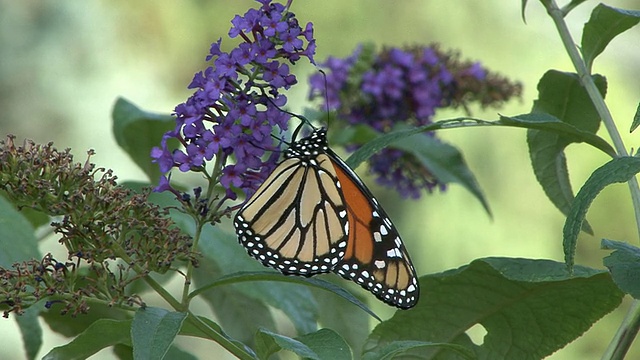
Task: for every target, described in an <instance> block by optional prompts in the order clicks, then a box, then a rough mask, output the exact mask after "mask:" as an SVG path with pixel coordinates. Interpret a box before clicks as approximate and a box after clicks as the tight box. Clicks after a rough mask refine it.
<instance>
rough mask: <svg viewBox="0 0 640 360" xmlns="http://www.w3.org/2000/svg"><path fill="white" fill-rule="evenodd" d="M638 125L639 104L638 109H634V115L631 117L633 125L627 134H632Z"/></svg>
mask: <svg viewBox="0 0 640 360" xmlns="http://www.w3.org/2000/svg"><path fill="white" fill-rule="evenodd" d="M638 125H640V103H638V108H637V109H636V114H635V115H634V116H633V123H632V124H631V129H630V130H629V132H633V130H635V129H636V128H637V127H638Z"/></svg>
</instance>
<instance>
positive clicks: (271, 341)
mask: <svg viewBox="0 0 640 360" xmlns="http://www.w3.org/2000/svg"><path fill="white" fill-rule="evenodd" d="M255 337H256V339H255V343H256V352H257V353H258V358H259V359H268V358H269V356H270V355H272V354H275V353H276V352H278V351H280V350H282V349H284V350H289V351H291V352H293V353H294V354H296V355H298V356H300V357H301V358H306V359H314V360H321V358H320V357H319V356H318V354H316V353H315V352H314V351H313V350H311V348H309V347H308V346H307V345H305V344H303V343H302V342H300V341H298V340H296V339H292V338H290V337H287V336H284V335H280V334H276V333H273V332H271V331H268V330H265V329H261V330H259V331H258V333H256V336H255Z"/></svg>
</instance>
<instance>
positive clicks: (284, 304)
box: [196, 226, 318, 334]
mask: <svg viewBox="0 0 640 360" xmlns="http://www.w3.org/2000/svg"><path fill="white" fill-rule="evenodd" d="M199 245H200V251H201V252H202V254H203V255H204V256H205V257H208V258H210V259H211V260H212V261H214V262H215V263H216V264H217V265H218V267H219V269H221V271H222V273H223V274H225V275H228V274H233V273H237V272H246V271H259V272H264V271H265V269H266V268H265V267H264V266H262V264H260V263H259V262H258V261H256V260H254V259H253V258H251V257H250V256H249V255H247V251H246V250H245V248H244V247H242V245H240V244H239V243H238V240H237V238H236V236H235V234H230V233H227V232H224V231H222V230H220V229H219V227H213V226H206V227H205V228H204V229H203V231H202V239H201V241H200V242H199ZM196 271H197V270H196ZM272 273H273V274H274V275H279V273H277V272H276V271H275V270H273V272H272ZM279 276H280V277H281V278H282V277H284V275H279ZM287 278H289V277H287ZM291 278H294V277H291ZM210 282H211V281H210ZM234 287H235V289H236V290H238V291H240V292H241V293H243V294H244V295H246V296H249V297H251V298H253V299H257V300H260V301H263V302H265V303H266V304H268V305H271V306H273V307H275V308H276V309H280V310H282V311H283V312H284V313H285V314H286V315H287V316H288V317H289V319H290V320H291V322H293V325H294V326H295V327H296V330H297V331H298V333H301V334H305V333H308V332H312V331H315V330H316V328H317V319H318V309H317V304H316V302H315V299H314V298H313V295H312V294H311V291H310V290H309V289H307V288H306V287H304V286H299V285H296V284H290V283H289V284H288V283H284V282H275V283H274V282H265V281H256V282H251V283H249V284H236V285H234Z"/></svg>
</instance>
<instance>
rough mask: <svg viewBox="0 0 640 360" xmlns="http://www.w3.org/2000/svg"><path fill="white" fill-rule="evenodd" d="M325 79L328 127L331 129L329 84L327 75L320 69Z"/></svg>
mask: <svg viewBox="0 0 640 360" xmlns="http://www.w3.org/2000/svg"><path fill="white" fill-rule="evenodd" d="M318 71H320V73H321V74H322V77H323V78H324V105H325V110H326V111H327V127H329V120H331V116H329V82H328V81H327V73H325V72H324V70H322V69H318Z"/></svg>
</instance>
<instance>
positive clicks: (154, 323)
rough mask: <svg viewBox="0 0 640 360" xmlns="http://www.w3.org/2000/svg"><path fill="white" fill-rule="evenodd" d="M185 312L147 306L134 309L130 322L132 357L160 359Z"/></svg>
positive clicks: (177, 330)
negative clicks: (133, 315) (134, 312)
mask: <svg viewBox="0 0 640 360" xmlns="http://www.w3.org/2000/svg"><path fill="white" fill-rule="evenodd" d="M186 316H187V314H185V313H180V312H170V311H168V310H165V309H161V308H155V307H147V308H143V309H139V310H138V311H136V315H135V317H134V318H133V322H132V324H131V342H132V344H133V357H134V358H135V359H136V360H142V359H162V358H163V357H164V356H165V354H166V353H167V351H168V350H169V348H170V347H171V344H172V343H173V340H174V339H175V337H176V335H178V332H179V331H180V328H181V327H182V322H183V321H184V319H185V318H186Z"/></svg>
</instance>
